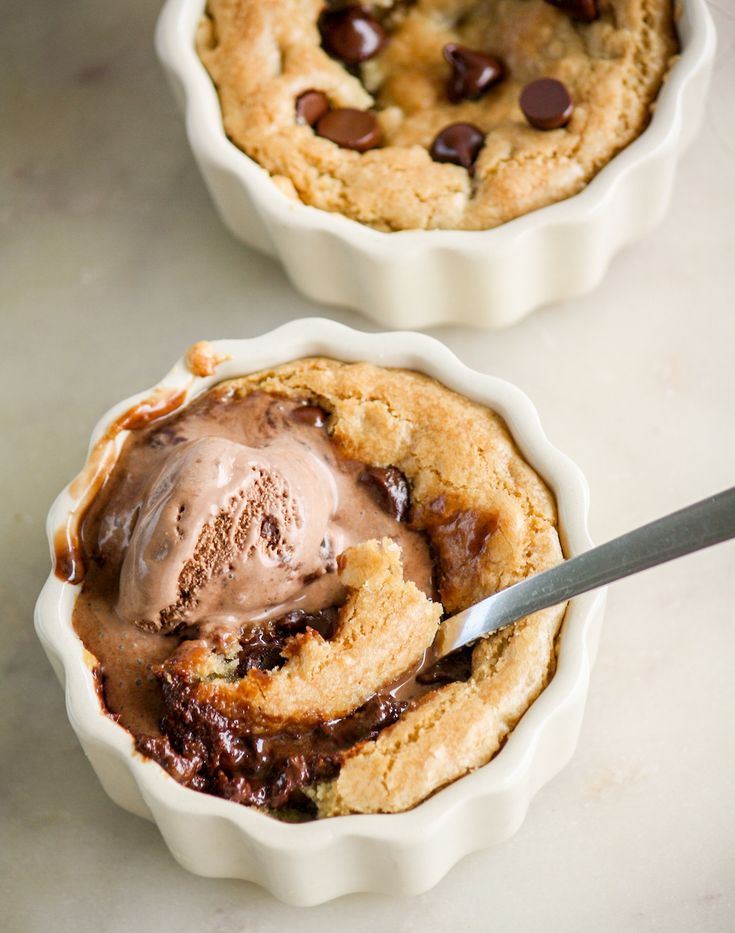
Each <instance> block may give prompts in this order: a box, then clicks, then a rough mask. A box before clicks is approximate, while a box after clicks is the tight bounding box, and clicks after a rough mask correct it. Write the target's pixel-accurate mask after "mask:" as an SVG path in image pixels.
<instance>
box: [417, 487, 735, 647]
mask: <svg viewBox="0 0 735 933" xmlns="http://www.w3.org/2000/svg"><path fill="white" fill-rule="evenodd" d="M733 537H735V487H733V488H731V489H726V490H725V491H724V492H720V493H718V494H717V495H714V496H709V498H707V499H703V500H702V501H701V502H696V503H695V504H694V505H690V506H687V508H685V509H680V510H679V511H678V512H673V513H672V514H671V515H666V516H665V517H664V518H659V519H657V520H656V521H654V522H651V523H650V524H648V525H643V527H642V528H637V529H636V530H635V531H629V532H628V533H627V534H624V535H621V536H620V537H619V538H614V539H613V540H612V541H608V542H607V543H606V544H601V545H600V546H599V547H595V548H592V549H591V550H589V551H585V553H584V554H579V555H578V556H577V557H573V558H571V560H567V561H565V562H564V563H563V564H559V565H558V566H557V567H552V568H551V570H545V571H544V572H543V573H539V574H536V575H534V576H532V577H528V579H526V580H522V581H521V582H520V583H516V584H515V585H513V586H509V587H508V588H507V589H504V590H500V592H498V593H495V594H494V595H493V596H489V597H488V598H487V599H483V600H482V601H481V602H479V603H477V604H476V605H474V606H470V607H469V609H465V610H464V611H463V612H460V613H458V614H457V615H455V616H452V617H451V618H449V619H447V620H446V621H445V622H444V623H443V624H442V625H441V626H440V628H439V633H438V635H437V637H436V640H435V642H434V645H433V646H432V654H433V656H434V658H435V659H438V658H440V657H442V656H443V655H445V654H448V652H450V651H452V650H454V648H459V647H460V646H461V645H466V644H467V643H468V642H471V641H474V640H475V639H476V638H479V637H480V636H481V635H485V634H487V633H489V632H494V631H497V629H500V628H503V627H504V626H506V625H510V623H511V622H516V621H517V620H518V619H522V618H523V617H524V616H527V615H529V614H530V613H532V612H537V611H538V610H539V609H546V608H548V607H549V606H556V605H557V604H558V603H562V602H565V601H566V600H567V599H571V597H572V596H579V595H580V593H586V592H587V591H588V590H594V589H597V588H598V587H600V586H605V584H607V583H612V582H613V581H614V580H621V579H622V578H623V577H628V576H630V575H631V574H634V573H638V572H639V571H641V570H647V569H648V568H649V567H655V566H656V565H657V564H664V563H666V562H667V561H670V560H674V559H675V558H677V557H683V556H684V555H685V554H691V553H692V552H693V551H699V550H700V549H701V548H706V547H710V546H711V545H713V544H719V543H720V542H721V541H727V540H728V539H729V538H733Z"/></svg>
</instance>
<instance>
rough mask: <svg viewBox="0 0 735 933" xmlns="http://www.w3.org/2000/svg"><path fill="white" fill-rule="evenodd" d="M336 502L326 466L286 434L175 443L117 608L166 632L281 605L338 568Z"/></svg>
mask: <svg viewBox="0 0 735 933" xmlns="http://www.w3.org/2000/svg"><path fill="white" fill-rule="evenodd" d="M337 505H338V499H337V488H336V484H335V481H334V478H333V475H332V473H331V471H330V470H329V468H328V466H327V465H326V464H325V462H324V461H323V460H322V459H320V458H319V457H317V456H315V455H314V453H313V452H312V451H311V450H310V449H309V448H308V447H306V446H305V445H303V444H300V443H298V441H297V440H296V439H295V438H294V437H293V436H292V435H283V436H282V437H280V438H279V439H278V440H277V441H276V442H275V443H273V444H272V445H270V446H268V447H263V448H253V447H248V446H246V445H244V444H241V443H237V442H235V441H231V440H229V439H227V438H224V437H200V438H197V439H195V440H190V441H187V442H185V443H182V444H179V445H177V446H175V447H173V448H172V449H171V451H170V453H169V455H168V456H167V457H166V459H165V461H164V463H163V466H162V467H161V469H160V470H159V472H158V473H156V474H154V475H153V476H152V478H151V482H150V485H149V486H148V489H147V491H146V494H145V496H144V498H143V501H142V504H141V507H140V511H139V514H138V517H137V521H136V524H135V527H134V529H133V532H132V534H131V537H130V543H129V546H128V549H127V552H126V555H125V558H124V560H123V563H122V567H121V572H120V590H119V597H118V602H117V611H118V614H119V616H120V617H121V618H122V619H123V620H125V621H129V622H134V623H135V624H137V625H139V626H140V627H142V628H147V629H152V630H160V631H170V630H172V629H174V628H176V627H177V626H179V625H180V624H182V623H189V624H191V623H195V622H202V621H208V622H217V621H222V622H228V621H234V620H236V619H241V618H243V617H248V618H251V619H255V618H258V617H259V616H262V615H263V614H266V613H267V612H268V610H269V609H270V608H272V607H274V606H282V605H283V604H286V603H287V602H288V600H289V599H290V598H291V597H293V596H294V595H295V594H296V593H297V592H298V591H299V590H300V589H302V588H303V580H304V577H309V576H318V575H320V574H323V573H325V572H329V571H330V570H333V569H334V568H333V566H332V565H333V563H334V554H335V553H338V552H339V551H340V550H341V548H342V542H341V541H340V540H339V537H340V532H339V529H338V528H337V527H336V526H333V525H332V523H331V520H332V517H333V516H334V514H335V512H336V510H337Z"/></svg>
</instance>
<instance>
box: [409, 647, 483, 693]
mask: <svg viewBox="0 0 735 933" xmlns="http://www.w3.org/2000/svg"><path fill="white" fill-rule="evenodd" d="M473 647H474V646H473V645H463V646H462V647H461V648H457V649H456V650H455V651H452V652H451V654H448V655H446V656H445V657H443V658H440V659H439V660H438V661H437V662H436V664H434V665H432V667H430V668H428V669H427V670H425V671H423V672H422V673H421V674H419V675H418V676H417V678H416V683H419V684H421V685H422V686H425V687H426V686H436V687H439V686H442V685H443V684H451V683H456V682H457V681H468V680H469V679H470V677H471V676H472V649H473Z"/></svg>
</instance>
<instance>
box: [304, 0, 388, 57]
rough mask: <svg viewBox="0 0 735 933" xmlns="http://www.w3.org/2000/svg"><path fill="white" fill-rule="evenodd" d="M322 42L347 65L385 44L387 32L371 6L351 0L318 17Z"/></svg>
mask: <svg viewBox="0 0 735 933" xmlns="http://www.w3.org/2000/svg"><path fill="white" fill-rule="evenodd" d="M319 31H320V32H321V34H322V45H323V46H324V48H325V49H326V50H327V52H328V53H329V54H330V55H332V56H334V58H339V59H341V60H342V61H343V62H345V64H347V65H359V64H360V62H364V61H367V60H368V59H369V58H372V57H373V56H374V55H377V54H378V52H379V51H380V50H381V49H382V48H383V47H384V46H385V44H386V42H387V41H388V36H387V35H386V32H385V30H384V29H383V27H382V26H381V25H380V23H379V22H378V21H377V20H376V19H375V17H374V16H373V14H372V13H371V11H370V9H369V8H368V7H366V6H362V4H351V5H349V6H346V7H343V8H342V9H341V10H328V11H326V12H325V13H322V15H321V16H320V17H319Z"/></svg>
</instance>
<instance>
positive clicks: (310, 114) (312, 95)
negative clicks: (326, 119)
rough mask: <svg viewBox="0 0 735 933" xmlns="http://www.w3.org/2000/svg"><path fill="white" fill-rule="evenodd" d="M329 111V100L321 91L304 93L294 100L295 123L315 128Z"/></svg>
mask: <svg viewBox="0 0 735 933" xmlns="http://www.w3.org/2000/svg"><path fill="white" fill-rule="evenodd" d="M327 110H329V100H328V99H327V95H326V94H324V93H322V91H304V93H303V94H301V95H300V96H299V97H297V98H296V122H297V123H308V124H309V126H315V125H316V124H317V123H318V122H319V120H320V119H321V118H322V117H323V116H324V114H325V113H326V112H327Z"/></svg>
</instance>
